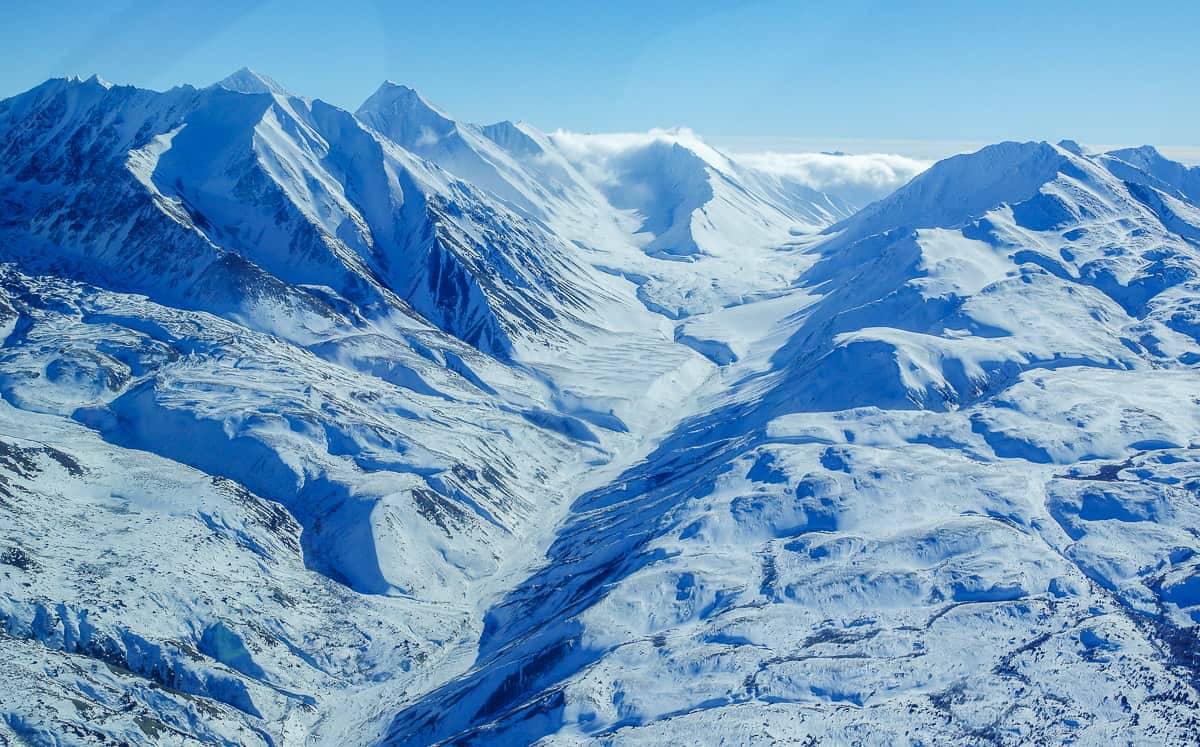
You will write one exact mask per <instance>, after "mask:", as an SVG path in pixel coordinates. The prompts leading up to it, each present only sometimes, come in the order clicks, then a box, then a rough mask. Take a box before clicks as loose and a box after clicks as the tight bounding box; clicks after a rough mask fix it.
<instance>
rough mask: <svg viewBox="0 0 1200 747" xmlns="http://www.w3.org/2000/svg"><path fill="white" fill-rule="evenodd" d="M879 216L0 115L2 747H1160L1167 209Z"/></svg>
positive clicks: (1003, 189)
mask: <svg viewBox="0 0 1200 747" xmlns="http://www.w3.org/2000/svg"><path fill="white" fill-rule="evenodd" d="M871 196H872V197H878V198H879V199H875V200H874V201H868V200H864V199H863V192H862V190H857V191H838V190H832V191H830V192H825V191H819V190H817V189H814V188H813V187H812V186H811V185H808V184H805V183H802V182H801V181H800V180H797V179H794V178H789V177H788V176H787V175H786V174H783V173H777V172H774V171H771V170H767V169H763V168H760V167H758V165H756V164H754V163H752V162H750V161H746V162H743V161H741V160H739V159H738V158H737V157H736V156H733V157H731V156H729V155H727V154H724V153H722V152H720V151H718V150H717V149H714V148H713V147H711V146H709V145H708V144H706V143H705V141H703V140H702V139H701V138H699V137H697V136H696V135H694V134H693V133H691V132H690V131H686V130H676V131H661V132H655V133H651V134H650V135H647V136H642V137H632V136H626V137H618V136H599V135H597V136H587V135H578V134H571V133H563V132H557V133H545V132H541V131H538V130H537V129H535V128H533V127H531V126H529V125H527V124H523V123H513V122H500V123H497V124H491V125H486V126H485V125H476V124H472V123H469V122H464V121H460V120H458V119H456V118H454V117H453V116H452V115H451V114H449V113H447V112H445V111H443V110H441V109H440V108H438V107H437V106H436V105H434V104H432V103H430V102H429V101H427V100H426V99H425V98H423V97H422V96H421V95H420V94H419V93H417V92H416V91H414V90H412V89H410V88H408V87H405V86H402V85H397V84H394V83H390V82H389V83H385V84H383V85H382V86H381V87H380V88H379V89H378V91H376V92H375V93H374V94H373V95H372V96H371V97H370V98H369V99H367V100H366V101H365V102H364V103H363V104H362V106H361V107H360V108H359V109H358V110H357V111H354V112H350V111H346V110H343V109H340V108H338V107H335V106H332V105H330V104H327V103H325V102H323V101H320V100H317V99H309V98H305V97H303V96H300V95H297V94H294V93H291V92H289V91H287V90H285V89H284V88H283V87H281V86H280V85H279V84H277V83H275V82H274V81H272V80H271V79H269V78H267V77H266V76H263V75H260V74H257V73H254V72H252V71H249V70H241V71H239V72H237V73H234V74H233V75H231V76H230V77H228V78H226V79H225V80H222V81H221V82H219V83H217V84H214V85H211V86H207V87H203V88H195V87H192V86H183V87H179V88H175V89H171V90H168V91H165V92H157V91H149V90H143V89H138V88H134V87H130V86H114V85H111V84H109V83H106V82H105V81H103V80H101V79H99V78H96V77H93V78H89V79H87V80H81V79H78V78H71V79H54V80H50V81H47V82H46V83H44V84H42V85H40V86H38V87H36V88H34V89H32V90H30V91H28V92H26V93H23V94H20V95H18V96H15V97H13V98H10V99H7V100H4V101H0V661H2V662H3V663H2V664H0V744H5V745H8V744H12V745H25V744H34V745H97V744H156V745H194V744H218V745H281V746H282V745H310V744H312V745H318V744H319V745H363V746H366V745H433V744H451V745H485V744H488V745H490V744H519V745H524V744H535V743H536V744H540V745H639V744H647V745H667V744H670V745H677V744H727V745H744V744H800V745H818V744H820V745H840V744H863V745H884V744H887V745H892V744H903V745H933V744H995V745H1023V744H1051V743H1053V744H1057V743H1071V744H1083V745H1109V744H1147V745H1151V744H1153V745H1194V744H1196V743H1197V742H1200V690H1198V688H1200V554H1198V551H1200V167H1188V166H1185V165H1182V164H1180V163H1176V162H1173V161H1170V160H1168V159H1166V158H1165V157H1163V156H1162V155H1161V154H1159V153H1158V151H1156V150H1155V149H1154V148H1152V147H1148V146H1147V147H1142V148H1132V149H1122V150H1115V151H1111V152H1105V153H1090V152H1086V151H1085V150H1084V149H1083V148H1081V147H1080V146H1078V145H1077V144H1075V143H1073V142H1070V141H1064V142H1060V143H1057V144H1055V143H1049V142H1026V143H1016V142H1005V143H999V144H996V145H992V146H989V147H986V148H983V149H982V150H979V151H978V152H975V153H971V154H965V155H959V156H954V157H951V158H948V159H945V160H943V161H940V162H938V163H936V164H934V165H932V166H931V167H930V168H929V169H928V170H926V171H924V172H923V173H921V174H919V175H917V176H916V177H915V178H913V179H912V180H911V181H909V182H908V183H906V184H904V185H903V186H900V187H899V188H898V189H896V190H894V191H892V192H890V193H887V194H880V195H871ZM863 202H868V203H869V204H863Z"/></svg>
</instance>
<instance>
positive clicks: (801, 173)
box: [732, 151, 933, 206]
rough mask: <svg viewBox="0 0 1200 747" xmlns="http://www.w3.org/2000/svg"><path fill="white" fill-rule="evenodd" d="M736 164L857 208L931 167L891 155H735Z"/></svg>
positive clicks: (925, 162)
mask: <svg viewBox="0 0 1200 747" xmlns="http://www.w3.org/2000/svg"><path fill="white" fill-rule="evenodd" d="M732 157H733V158H734V159H735V160H736V161H737V162H738V163H740V164H742V165H744V166H748V167H750V168H752V169H757V170H759V171H764V172H766V173H768V174H772V175H775V176H779V177H784V178H788V179H792V180H794V181H796V182H799V183H800V184H803V185H804V186H806V187H811V188H812V189H816V190H820V191H821V192H828V193H830V194H834V195H837V196H838V197H841V198H843V199H845V200H848V201H850V202H852V203H855V204H857V205H860V206H861V205H866V204H867V203H869V202H872V201H874V200H878V199H879V198H881V197H884V196H886V195H887V194H888V193H890V192H892V191H893V190H895V189H896V188H897V187H900V186H902V185H904V184H905V183H907V182H908V181H909V180H910V179H912V178H913V177H914V176H916V175H917V174H919V173H921V172H922V171H924V170H925V169H927V168H929V167H930V166H931V165H932V163H933V162H932V161H923V160H919V159H916V158H909V157H907V156H900V155H896V154H893V153H862V154H854V155H849V154H843V153H778V152H774V151H767V152H762V153H736V154H733V156H732Z"/></svg>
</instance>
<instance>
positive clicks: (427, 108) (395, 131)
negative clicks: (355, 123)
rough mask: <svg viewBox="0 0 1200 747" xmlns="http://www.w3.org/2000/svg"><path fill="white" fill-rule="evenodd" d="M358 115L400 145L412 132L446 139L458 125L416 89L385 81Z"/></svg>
mask: <svg viewBox="0 0 1200 747" xmlns="http://www.w3.org/2000/svg"><path fill="white" fill-rule="evenodd" d="M355 115H356V116H357V117H358V118H359V119H362V120H363V121H364V122H366V123H367V124H369V125H371V126H372V127H374V128H375V129H377V130H379V131H380V132H381V133H383V134H384V135H387V136H389V137H391V138H392V139H393V140H396V141H397V142H399V143H400V144H401V145H403V144H404V143H405V142H406V140H407V139H408V136H409V135H410V134H411V133H413V132H416V134H417V135H418V136H419V135H420V134H421V131H422V130H424V131H425V133H424V134H426V136H428V135H429V133H431V132H432V133H437V134H438V135H443V136H444V135H445V134H446V133H448V132H449V131H451V130H453V129H454V127H455V126H456V125H457V121H456V120H455V119H454V117H452V116H450V114H448V113H447V112H446V111H445V110H443V109H442V108H441V107H439V106H437V105H436V104H434V103H432V102H431V101H429V99H427V98H425V97H424V96H423V95H421V93H420V92H419V91H417V90H416V89H415V88H411V87H409V86H406V85H402V84H400V83H396V82H394V81H391V80H386V81H384V82H383V83H382V84H381V85H380V86H379V88H377V89H376V90H375V93H373V94H371V95H370V96H369V97H368V98H367V100H366V101H364V102H363V103H362V105H361V106H359V107H358V111H356V112H355Z"/></svg>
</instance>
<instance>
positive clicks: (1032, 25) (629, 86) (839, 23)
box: [0, 0, 1200, 157]
mask: <svg viewBox="0 0 1200 747" xmlns="http://www.w3.org/2000/svg"><path fill="white" fill-rule="evenodd" d="M4 3H5V5H6V6H7V12H6V13H5V14H4V15H5V16H6V17H7V19H6V22H5V23H3V24H0V48H3V49H4V50H5V51H4V57H3V60H4V61H3V62H2V63H0V95H4V96H7V95H10V94H13V93H17V92H19V91H22V90H25V89H27V88H29V87H32V86H33V85H35V84H37V83H38V82H40V81H42V80H44V79H45V78H47V77H51V76H55V75H66V74H80V75H88V74H91V73H93V72H95V73H99V74H100V75H101V76H102V77H104V78H107V79H109V80H111V81H113V82H115V83H133V84H137V85H142V86H148V87H152V88H163V87H169V86H172V85H175V84H178V83H183V82H190V83H194V84H197V85H202V84H207V83H211V82H214V81H216V80H217V79H219V78H221V77H223V76H224V75H226V74H227V73H230V72H232V71H233V70H235V69H237V68H239V67H241V66H243V65H248V66H250V67H252V68H254V69H256V70H259V71H261V72H264V73H267V74H269V75H271V76H272V77H274V78H276V79H277V80H279V81H280V82H282V83H284V84H285V85H286V86H288V87H289V88H291V89H293V90H295V91H297V92H300V93H303V94H305V95H309V96H314V97H319V98H323V99H325V100H327V101H330V102H332V103H335V104H338V105H341V106H345V107H348V108H354V107H356V106H357V104H358V103H359V102H360V101H361V100H362V99H364V98H365V97H366V96H367V95H369V94H370V92H371V91H372V90H373V89H374V88H375V87H376V86H377V85H378V83H379V82H380V81H382V80H383V79H385V78H391V79H393V80H397V81H399V82H404V83H407V84H409V85H412V86H413V87H415V88H417V89H419V90H421V91H422V92H423V93H425V95H426V96H428V97H429V98H430V99H431V100H433V101H435V102H437V103H439V104H441V105H442V106H443V107H444V108H446V109H447V110H449V111H451V112H453V113H454V114H456V115H458V116H460V117H462V118H464V119H469V120H473V121H484V122H487V121H494V120H499V119H523V120H526V121H529V122H531V123H533V124H535V125H537V126H539V127H541V128H543V129H555V128H559V127H562V128H566V129H572V130H579V131H596V132H600V131H632V130H645V129H648V128H650V127H656V126H657V127H671V126H677V125H686V126H689V127H691V128H693V129H695V130H696V131H697V132H699V133H701V134H703V135H704V136H706V137H707V138H709V139H710V140H712V141H713V142H717V143H738V144H740V146H739V147H746V148H780V149H811V148H813V147H829V148H831V147H846V148H847V149H852V150H853V149H861V148H864V147H869V146H876V147H875V148H874V149H881V148H882V149H886V150H890V151H893V152H906V151H907V152H909V153H911V154H913V155H917V156H922V157H928V156H932V155H938V154H937V153H935V152H934V151H936V150H938V149H942V150H945V149H947V148H949V147H950V146H951V145H952V144H961V145H964V146H965V145H969V144H974V143H985V142H992V141H996V140H1002V139H1059V138H1063V137H1072V138H1075V139H1078V140H1080V141H1082V142H1085V143H1089V144H1097V145H1100V144H1103V145H1107V144H1140V143H1143V142H1149V143H1154V144H1158V145H1176V146H1200V128H1198V127H1197V124H1196V123H1197V122H1198V121H1200V96H1197V95H1196V91H1197V90H1200V44H1198V43H1197V42H1196V33H1197V29H1200V3H1195V2H1156V1H1155V0H1143V1H1142V2H1139V3H1137V4H1131V3H1128V2H1109V1H1107V0H1093V1H1092V2H1086V3H1085V2H1023V1H1016V2H1011V1H1010V2H992V3H982V2H924V3H919V4H918V3H897V2H879V1H876V0H848V1H846V2H837V3H812V2H796V1H793V2H740V3H739V2H710V1H709V0H690V1H689V2H675V1H673V0H671V1H667V2H641V3H636V2H624V1H623V0H614V1H613V2H609V3H583V2H570V1H560V2H544V3H530V2H455V1H454V0H445V1H444V2H424V3H409V2H377V1H373V0H338V1H337V2H329V1H328V0H326V1H325V2H312V1H310V0H287V1H281V2H274V1H271V2H261V1H260V2H255V1H254V0H248V1H246V2H229V1H227V0H213V1H212V2H209V3H195V2H191V3H176V2H148V1H147V0H131V1H126V2H113V1H106V0H96V1H95V2H92V3H89V4H86V7H82V8H81V7H79V6H81V5H84V4H79V3H67V2H61V1H60V0H38V1H37V2H33V3H22V4H18V3H14V2H12V1H11V0H4ZM885 143H886V144H891V145H890V147H886V146H883V145H882V144H885ZM955 147H957V146H955Z"/></svg>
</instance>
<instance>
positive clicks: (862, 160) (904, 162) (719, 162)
mask: <svg viewBox="0 0 1200 747" xmlns="http://www.w3.org/2000/svg"><path fill="white" fill-rule="evenodd" d="M549 137H550V139H551V140H552V141H553V142H554V144H555V145H556V146H558V148H559V150H560V151H561V152H562V154H563V155H564V156H566V157H567V159H568V160H570V161H571V162H572V163H574V164H575V165H576V167H577V168H579V169H580V170H581V171H582V172H583V173H584V175H585V176H586V177H588V178H589V179H591V180H592V181H593V183H596V184H601V185H606V184H609V183H611V182H612V181H613V180H614V179H615V178H616V175H615V173H614V167H615V166H616V165H617V163H619V160H620V159H621V158H622V157H623V156H626V155H628V154H630V153H633V152H635V151H637V150H639V149H641V148H644V147H646V146H648V145H652V144H654V143H672V144H674V143H677V144H679V145H681V146H683V147H685V148H687V149H689V150H691V151H693V152H694V153H696V154H697V155H699V156H700V157H701V158H703V159H704V160H705V161H707V162H708V163H709V164H710V165H712V166H713V167H715V168H716V169H718V170H720V171H724V172H726V173H730V172H732V171H733V170H734V167H733V165H732V164H731V159H732V161H733V162H735V163H737V164H738V165H740V166H743V167H748V168H751V169H755V170H758V171H762V172H765V173H768V174H771V175H773V176H777V177H784V178H789V179H792V180H794V181H796V182H798V183H800V184H803V185H804V186H806V187H811V188H812V189H816V190H820V191H822V192H829V193H831V194H834V195H837V196H838V197H841V198H843V199H845V200H847V201H849V202H851V203H854V204H858V205H865V204H867V203H868V202H871V201H872V200H876V199H879V198H880V197H883V196H884V195H886V194H888V193H889V192H891V191H892V190H894V189H896V188H897V187H899V186H901V185H903V184H904V183H906V182H907V181H908V180H909V179H912V178H913V177H914V176H916V175H917V174H919V173H921V172H922V171H924V170H925V169H927V168H929V166H930V165H931V164H932V163H933V161H932V160H922V159H918V158H911V157H908V156H901V155H895V154H890V153H864V154H856V155H841V154H838V155H835V154H830V153H809V152H782V151H776V150H765V151H753V152H736V153H731V154H729V156H726V155H725V154H723V153H721V152H720V151H718V150H717V149H715V148H713V147H712V146H711V145H709V144H708V143H706V142H705V141H704V139H703V138H701V137H700V136H699V135H697V134H696V133H695V132H693V131H692V130H690V129H688V128H686V127H677V128H671V129H654V130H650V131H649V132H615V133H580V132H569V131H567V130H557V131H555V132H553V133H551V134H550V135H549Z"/></svg>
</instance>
